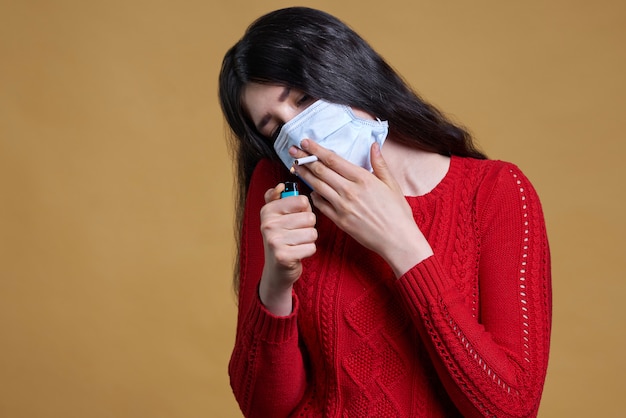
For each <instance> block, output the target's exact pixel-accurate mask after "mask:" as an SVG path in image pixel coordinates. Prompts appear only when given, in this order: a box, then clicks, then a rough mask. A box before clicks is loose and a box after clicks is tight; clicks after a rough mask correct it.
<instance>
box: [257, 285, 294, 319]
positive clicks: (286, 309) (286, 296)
mask: <svg viewBox="0 0 626 418" xmlns="http://www.w3.org/2000/svg"><path fill="white" fill-rule="evenodd" d="M270 282H271V281H270V280H267V279H265V278H261V282H260V283H259V299H260V300H261V303H262V304H263V306H265V309H267V310H268V311H269V312H271V313H272V314H273V315H276V316H289V315H291V313H292V311H293V286H292V285H289V286H273V285H271V284H270Z"/></svg>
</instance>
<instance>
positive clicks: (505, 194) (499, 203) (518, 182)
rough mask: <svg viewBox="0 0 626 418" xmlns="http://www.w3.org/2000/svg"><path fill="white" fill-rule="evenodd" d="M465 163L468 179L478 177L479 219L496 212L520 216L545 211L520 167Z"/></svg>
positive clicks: (467, 160) (498, 162)
mask: <svg viewBox="0 0 626 418" xmlns="http://www.w3.org/2000/svg"><path fill="white" fill-rule="evenodd" d="M463 160H464V161H463V165H464V168H465V170H467V175H468V176H469V175H471V174H470V173H472V175H474V181H475V187H476V189H475V193H476V194H475V199H476V211H477V215H478V216H479V218H480V217H482V216H484V215H485V214H486V213H488V212H492V211H494V210H497V211H504V212H508V211H510V212H517V211H519V210H523V211H526V210H527V209H531V208H534V209H536V210H538V211H541V203H540V201H539V197H538V195H537V192H536V190H535V188H534V187H533V185H532V183H531V181H530V180H529V179H528V177H527V176H526V175H525V174H524V172H523V171H522V170H521V169H520V168H519V167H518V166H517V165H516V164H514V163H511V162H507V161H501V160H476V159H470V158H464V159H463Z"/></svg>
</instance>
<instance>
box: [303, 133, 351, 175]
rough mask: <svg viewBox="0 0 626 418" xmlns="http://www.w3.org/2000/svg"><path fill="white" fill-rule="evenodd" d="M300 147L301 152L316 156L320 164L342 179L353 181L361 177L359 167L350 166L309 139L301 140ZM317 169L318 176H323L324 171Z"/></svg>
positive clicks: (347, 162) (344, 160) (349, 163)
mask: <svg viewBox="0 0 626 418" xmlns="http://www.w3.org/2000/svg"><path fill="white" fill-rule="evenodd" d="M300 147H301V148H302V150H303V151H305V152H307V153H309V154H313V155H315V156H317V158H318V159H319V160H320V161H321V162H322V163H324V165H325V166H326V167H328V168H329V169H330V170H332V171H334V172H336V173H338V174H339V175H340V176H341V177H344V178H346V179H348V180H351V181H355V180H356V179H358V177H359V176H360V175H362V173H361V171H362V170H363V169H362V168H361V167H359V166H357V165H355V164H352V163H351V162H349V161H347V160H346V159H344V158H342V157H341V156H339V155H337V154H336V153H334V152H333V151H331V150H329V149H326V148H324V147H323V146H321V145H320V144H318V143H316V142H315V141H311V140H310V139H303V140H302V142H300ZM313 164H315V163H311V167H315V166H314V165H313ZM317 169H318V170H319V171H320V173H319V174H320V175H324V173H325V170H324V169H323V168H317ZM316 174H318V173H316Z"/></svg>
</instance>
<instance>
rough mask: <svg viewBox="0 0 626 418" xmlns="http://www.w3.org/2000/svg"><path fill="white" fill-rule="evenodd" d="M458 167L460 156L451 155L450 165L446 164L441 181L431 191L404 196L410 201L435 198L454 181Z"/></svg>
mask: <svg viewBox="0 0 626 418" xmlns="http://www.w3.org/2000/svg"><path fill="white" fill-rule="evenodd" d="M460 169H461V161H460V157H458V156H456V155H452V156H451V157H450V165H449V166H448V171H447V172H446V174H445V175H444V176H443V178H442V179H441V181H440V182H439V183H437V185H436V186H435V187H433V189H432V190H431V191H429V192H428V193H425V194H423V195H418V196H405V197H406V198H407V199H409V200H411V201H418V200H424V199H429V200H430V199H436V198H437V197H439V196H440V195H441V194H442V193H445V192H446V190H448V189H449V188H450V185H451V184H452V183H454V179H455V178H456V177H457V176H458V174H459V172H460Z"/></svg>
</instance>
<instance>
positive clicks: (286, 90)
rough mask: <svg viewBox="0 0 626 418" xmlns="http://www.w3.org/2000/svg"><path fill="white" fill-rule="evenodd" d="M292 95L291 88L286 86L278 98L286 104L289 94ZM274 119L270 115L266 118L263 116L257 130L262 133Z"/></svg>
mask: <svg viewBox="0 0 626 418" xmlns="http://www.w3.org/2000/svg"><path fill="white" fill-rule="evenodd" d="M290 93H291V88H290V87H288V86H285V87H284V88H283V91H281V92H280V95H279V96H278V101H279V102H284V101H285V100H287V99H288V98H289V94H290ZM271 118H272V116H271V115H270V114H267V115H265V116H263V117H262V118H261V120H260V121H259V123H258V124H257V125H256V129H257V130H258V131H259V132H261V129H263V128H264V127H265V125H267V123H268V122H269V121H270V119H271Z"/></svg>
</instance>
